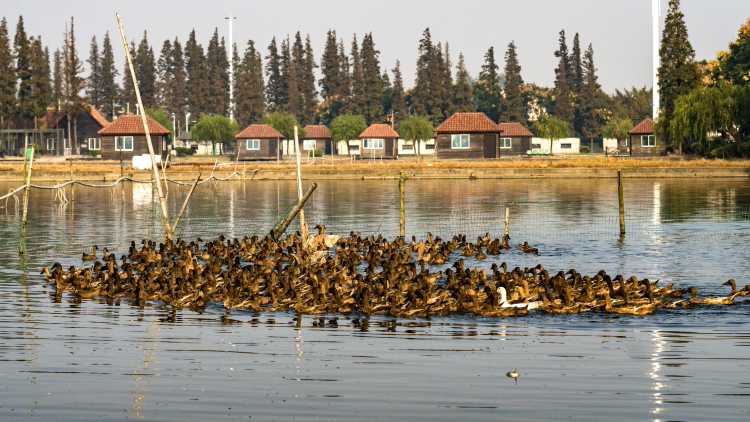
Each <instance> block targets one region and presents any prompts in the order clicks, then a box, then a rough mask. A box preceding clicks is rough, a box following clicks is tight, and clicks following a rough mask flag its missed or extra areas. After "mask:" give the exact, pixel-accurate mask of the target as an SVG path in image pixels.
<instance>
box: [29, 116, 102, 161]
mask: <svg viewBox="0 0 750 422" xmlns="http://www.w3.org/2000/svg"><path fill="white" fill-rule="evenodd" d="M46 120H47V127H48V128H49V129H59V130H62V133H63V142H62V143H59V145H58V142H57V141H56V140H54V139H48V140H46V142H45V144H44V145H42V146H43V147H46V148H43V149H42V150H41V151H42V153H45V152H46V153H49V154H54V155H71V154H77V153H80V154H92V155H98V154H99V151H100V150H101V145H102V139H101V136H100V135H99V131H100V130H102V129H104V128H105V127H107V126H109V124H110V121H109V120H107V118H106V117H104V115H103V114H102V113H101V112H100V111H99V110H98V109H97V108H96V107H94V106H92V105H88V104H86V105H84V106H82V107H81V108H80V109H79V110H78V111H77V112H76V113H74V114H72V119H71V122H70V126H69V125H68V114H67V113H63V112H54V111H48V112H47V117H46ZM68 128H70V131H71V132H72V135H70V134H68Z"/></svg>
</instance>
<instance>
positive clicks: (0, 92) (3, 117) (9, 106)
mask: <svg viewBox="0 0 750 422" xmlns="http://www.w3.org/2000/svg"><path fill="white" fill-rule="evenodd" d="M15 102H16V69H15V65H14V63H13V52H12V51H11V48H10V38H9V36H8V21H7V20H5V18H3V19H2V20H0V128H3V129H4V128H6V127H7V124H8V122H9V120H10V119H11V118H12V116H13V115H14V113H15Z"/></svg>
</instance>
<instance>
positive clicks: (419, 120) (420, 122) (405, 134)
mask: <svg viewBox="0 0 750 422" xmlns="http://www.w3.org/2000/svg"><path fill="white" fill-rule="evenodd" d="M398 133H399V134H400V135H401V137H402V138H404V139H405V140H407V141H410V142H411V143H412V145H414V150H415V151H417V153H419V142H420V141H426V140H428V139H432V137H433V136H434V135H435V130H434V128H433V127H432V122H431V121H430V119H428V118H427V117H424V116H409V117H407V118H406V119H405V120H403V121H402V122H401V124H400V125H399V127H398Z"/></svg>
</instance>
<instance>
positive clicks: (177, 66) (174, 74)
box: [162, 38, 187, 121]
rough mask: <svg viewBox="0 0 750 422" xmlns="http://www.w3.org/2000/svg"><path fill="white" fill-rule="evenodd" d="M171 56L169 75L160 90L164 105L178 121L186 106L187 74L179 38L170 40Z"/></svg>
mask: <svg viewBox="0 0 750 422" xmlns="http://www.w3.org/2000/svg"><path fill="white" fill-rule="evenodd" d="M171 53H172V58H171V59H169V60H168V62H169V77H168V78H167V84H166V85H165V86H164V91H163V92H162V99H163V101H164V103H163V104H164V106H165V107H166V108H167V110H169V111H170V112H171V113H174V114H175V117H176V118H177V119H178V121H182V116H184V115H185V109H186V108H187V74H186V73H185V59H184V56H183V54H182V45H181V44H180V40H179V39H177V38H175V39H174V41H173V42H172V49H171Z"/></svg>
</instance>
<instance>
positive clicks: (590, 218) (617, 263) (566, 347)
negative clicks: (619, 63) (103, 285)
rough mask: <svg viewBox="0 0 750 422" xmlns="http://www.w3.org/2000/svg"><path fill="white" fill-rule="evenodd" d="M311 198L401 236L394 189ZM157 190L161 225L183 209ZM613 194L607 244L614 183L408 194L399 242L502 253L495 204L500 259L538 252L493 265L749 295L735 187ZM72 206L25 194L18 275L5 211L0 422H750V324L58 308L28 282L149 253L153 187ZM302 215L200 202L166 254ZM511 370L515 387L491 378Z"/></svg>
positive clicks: (744, 315) (239, 201) (382, 184)
mask: <svg viewBox="0 0 750 422" xmlns="http://www.w3.org/2000/svg"><path fill="white" fill-rule="evenodd" d="M319 184H320V187H319V189H318V192H316V194H315V197H314V200H313V202H312V203H311V204H310V206H309V208H308V211H307V217H308V219H309V220H310V221H312V222H313V223H323V224H326V225H327V226H328V228H329V231H333V232H338V233H347V232H349V231H350V230H355V231H359V232H363V233H384V234H386V235H388V236H394V235H395V234H396V233H397V232H398V208H397V203H398V201H397V200H398V191H397V186H396V183H395V182H393V181H366V182H365V181H340V182H321V183H319ZM9 187H10V186H9V185H7V184H0V192H7V190H8V188H9ZM170 189H171V195H170V196H171V198H170V208H171V209H172V210H173V211H172V212H173V213H174V212H176V210H177V209H179V207H180V205H181V201H182V197H183V196H184V195H185V193H186V191H187V188H178V187H176V186H171V187H170ZM625 194H626V211H627V216H628V217H627V221H626V227H627V231H628V234H627V237H626V238H625V240H624V241H619V240H618V239H617V233H618V227H617V202H616V201H617V199H616V186H615V185H614V184H613V182H612V181H609V180H554V181H540V180H530V181H518V180H516V181H463V180H461V181H458V180H455V181H454V180H445V181H443V180H440V181H409V182H408V185H407V203H408V207H407V219H408V224H407V232H408V234H409V235H411V234H415V235H418V236H422V235H424V234H425V233H426V232H427V231H432V232H434V233H436V234H440V235H448V234H450V233H455V232H466V233H468V234H469V235H471V236H478V235H480V234H483V233H484V232H487V231H490V232H492V233H493V234H498V233H499V232H500V231H501V230H502V216H501V214H502V212H503V211H504V207H505V206H506V205H508V206H510V208H511V236H512V239H513V242H514V243H517V242H521V241H524V240H527V241H529V242H530V243H531V244H533V245H534V246H538V247H539V248H540V250H541V256H539V257H530V256H526V255H523V254H521V253H519V252H516V251H514V252H512V253H511V254H510V255H503V256H501V257H500V258H499V259H503V260H507V261H508V262H509V264H510V265H512V266H515V265H526V266H528V265H531V264H536V263H537V262H541V263H543V264H544V265H545V267H548V268H550V269H552V270H557V269H564V270H567V269H568V268H570V267H574V268H576V269H578V270H579V271H582V272H586V273H592V272H595V271H598V270H599V269H606V270H607V271H608V272H610V273H624V274H627V275H630V274H637V275H639V276H645V277H649V278H651V279H652V280H654V279H661V280H662V283H668V282H674V283H675V284H678V285H681V286H688V285H690V286H693V285H694V286H697V287H699V288H700V289H701V290H702V291H704V292H706V293H717V294H723V293H724V292H725V291H726V288H723V287H721V286H720V284H721V283H722V282H723V281H725V280H726V279H728V278H730V277H735V278H737V280H738V283H739V284H740V285H741V286H742V285H745V284H747V283H750V262H748V259H747V258H748V254H747V252H746V245H747V244H748V241H749V240H750V211H749V210H750V182H748V181H744V180H743V181H737V180H708V181H696V180H657V181H652V180H644V181H627V185H626V190H625ZM69 195H70V193H69ZM75 195H76V196H75V198H76V201H75V202H73V203H71V204H69V205H68V206H67V207H65V208H61V207H60V206H59V204H57V203H55V201H54V192H51V191H49V192H40V191H35V192H34V193H33V195H32V198H31V206H32V211H31V220H30V226H29V230H28V234H27V243H26V247H27V249H28V257H27V258H25V259H21V258H19V257H18V255H17V253H16V251H17V249H18V246H19V238H18V232H19V230H18V222H19V217H18V215H17V214H15V212H14V207H13V201H11V202H9V205H10V209H4V208H0V238H1V239H3V240H2V241H0V339H1V340H2V341H0V380H2V382H0V420H3V421H15V420H75V421H85V420H123V419H143V420H245V421H247V420H290V419H295V420H353V419H355V420H367V421H370V420H424V421H432V420H446V421H453V420H457V419H467V420H513V421H537V420H576V421H600V420H603V419H605V418H606V420H608V421H631V420H652V421H670V420H675V421H676V420H715V421H719V420H722V421H725V420H726V421H747V420H749V419H750V404H749V403H748V400H747V398H748V396H750V377H748V374H750V371H749V369H750V364H749V363H748V358H750V349H748V346H750V323H748V317H749V316H750V304H739V305H737V306H734V307H723V308H717V309H710V308H703V309H699V310H691V311H675V312H666V311H665V312H660V313H657V314H656V315H654V316H651V317H647V318H630V317H616V316H608V315H574V316H562V317H559V316H558V317H554V316H544V315H533V316H530V317H528V318H520V319H501V320H498V319H481V318H470V317H451V318H436V319H432V320H430V321H424V320H413V321H409V320H402V321H399V323H398V325H397V326H396V329H395V331H392V328H390V327H389V324H386V323H385V318H382V317H380V318H373V319H372V320H371V321H370V324H369V327H367V328H366V329H365V328H363V327H362V326H361V325H359V324H355V323H354V322H353V321H352V320H351V319H350V318H348V317H342V316H339V317H338V319H337V324H336V326H332V325H331V324H330V321H331V319H332V318H334V316H328V317H326V321H327V322H328V323H327V326H326V327H324V328H320V327H313V325H312V324H313V321H314V318H312V317H309V318H307V317H306V318H305V320H304V321H303V327H302V329H301V330H299V329H297V328H295V326H294V323H293V320H292V315H289V314H260V315H254V314H251V313H246V312H234V313H232V315H231V320H226V319H225V320H222V318H221V317H222V315H223V314H224V311H223V309H222V308H221V306H220V305H213V306H210V307H209V308H208V309H206V311H205V312H204V313H203V314H197V313H194V312H191V311H180V312H177V313H172V312H170V311H169V310H168V309H163V308H161V307H159V306H158V305H152V306H148V307H146V308H145V309H138V308H136V307H132V306H130V305H128V304H127V303H122V304H120V305H116V306H109V305H106V304H104V303H100V302H98V301H85V302H83V303H76V302H75V300H73V299H72V298H70V297H64V298H63V300H62V301H61V302H60V303H54V297H52V296H50V290H49V289H47V288H46V287H45V286H44V282H43V279H42V278H41V276H39V275H38V273H39V269H40V267H41V266H42V265H48V264H50V263H51V262H54V261H60V262H62V263H63V264H64V265H69V264H79V263H80V261H78V260H77V257H79V256H80V254H81V251H82V250H84V249H85V248H88V247H89V246H91V245H92V244H97V245H98V246H99V247H100V248H102V247H104V246H107V247H109V248H110V249H112V248H114V249H117V250H120V251H122V250H124V249H125V248H126V247H127V245H128V244H129V242H130V241H131V240H140V239H141V238H144V237H149V238H158V237H159V236H160V233H161V229H160V226H159V220H160V217H159V214H158V207H155V206H154V204H156V202H154V198H153V196H152V192H151V189H150V187H149V186H147V185H135V186H129V185H128V186H125V187H123V188H121V189H116V190H95V189H84V188H78V189H77V191H76V194H75ZM295 195H296V190H295V188H294V185H293V184H291V183H288V182H246V183H234V184H214V185H201V186H200V187H199V188H198V190H197V191H196V194H195V196H194V198H193V201H192V202H191V207H190V209H189V211H188V212H187V214H186V217H185V219H184V223H185V224H184V225H183V226H182V227H181V228H180V235H181V236H184V237H187V238H195V237H203V238H204V239H209V238H213V237H215V236H217V235H218V234H219V233H224V234H226V235H228V236H241V235H244V234H247V233H263V232H265V231H267V230H268V229H269V228H270V227H271V226H272V225H273V223H274V222H275V221H277V219H278V218H279V217H280V216H281V214H283V213H284V210H286V209H288V208H289V207H290V205H291V204H292V203H293V202H294V197H295ZM4 205H5V204H4V203H0V206H4ZM491 263H492V260H491V259H488V260H487V261H484V262H482V263H481V264H480V263H478V264H477V265H480V266H486V267H488V266H489V265H491ZM514 368H517V369H518V371H519V372H520V373H521V377H520V379H519V380H518V383H514V381H513V380H512V379H509V378H507V377H506V376H505V374H506V372H508V371H510V370H512V369H514Z"/></svg>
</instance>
